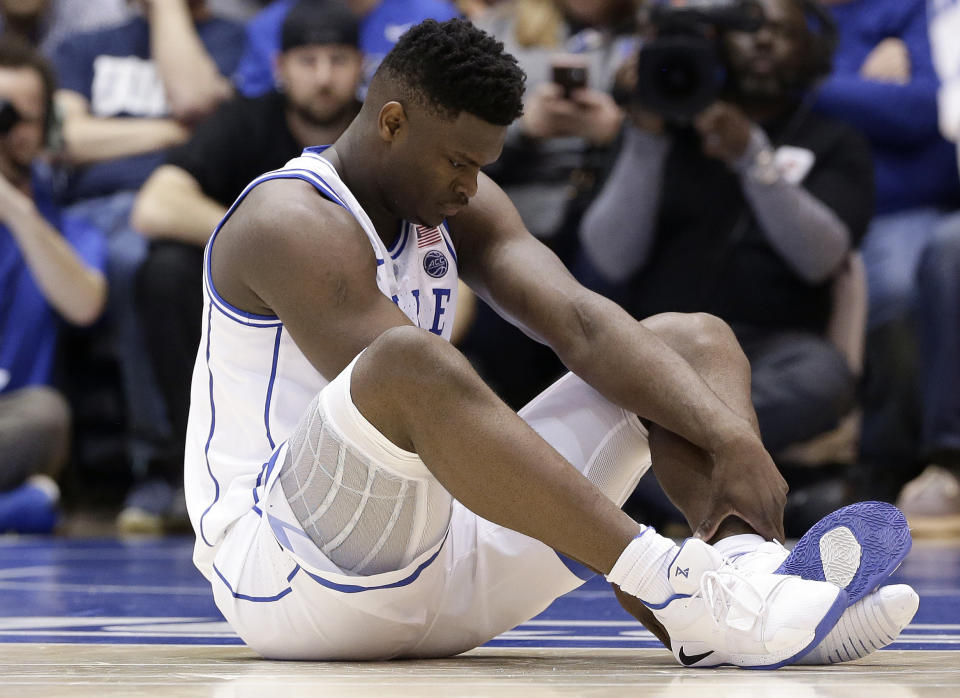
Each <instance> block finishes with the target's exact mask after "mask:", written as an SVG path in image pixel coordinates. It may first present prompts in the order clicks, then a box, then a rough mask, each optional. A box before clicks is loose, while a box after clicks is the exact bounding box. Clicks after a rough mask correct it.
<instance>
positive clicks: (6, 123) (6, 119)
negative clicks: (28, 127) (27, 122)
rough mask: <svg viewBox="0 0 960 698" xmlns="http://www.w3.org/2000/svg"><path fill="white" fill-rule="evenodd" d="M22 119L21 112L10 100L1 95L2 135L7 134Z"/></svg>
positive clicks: (0, 117)
mask: <svg viewBox="0 0 960 698" xmlns="http://www.w3.org/2000/svg"><path fill="white" fill-rule="evenodd" d="M19 121H20V112H18V111H17V108H16V107H15V106H13V104H11V103H10V102H8V101H7V100H5V99H4V98H3V97H0V136H6V135H7V134H8V133H10V129H12V128H13V127H14V126H16V125H17V122H19Z"/></svg>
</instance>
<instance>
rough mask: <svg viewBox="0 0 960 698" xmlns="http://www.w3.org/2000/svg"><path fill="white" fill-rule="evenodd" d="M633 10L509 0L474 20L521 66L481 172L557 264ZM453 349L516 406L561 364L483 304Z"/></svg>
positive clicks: (610, 139) (607, 143)
mask: <svg viewBox="0 0 960 698" xmlns="http://www.w3.org/2000/svg"><path fill="white" fill-rule="evenodd" d="M635 11H636V4H635V3H634V2H633V0H596V1H594V0H509V1H508V2H503V3H500V4H498V5H495V6H494V7H492V8H491V9H489V10H488V11H487V12H486V13H485V14H483V15H482V16H481V17H480V19H479V20H477V25H478V26H479V27H480V28H481V29H484V30H485V31H487V32H489V33H491V34H492V35H493V36H495V37H496V38H497V39H499V40H500V41H502V42H503V43H504V46H505V47H506V50H507V51H509V52H510V53H512V54H513V55H514V56H516V57H517V60H518V61H519V63H520V67H521V68H523V70H524V72H526V74H527V91H526V96H525V103H524V114H523V116H522V117H521V118H520V119H519V120H518V121H517V122H515V123H514V124H513V125H511V126H510V128H509V130H508V132H507V140H506V143H505V145H504V148H503V153H502V155H501V156H500V159H499V160H498V161H497V162H496V163H494V164H493V165H492V166H491V167H490V168H488V169H487V174H489V175H490V176H491V177H492V178H493V179H494V180H496V181H497V183H498V184H500V185H501V186H502V187H503V189H504V191H506V193H507V194H508V195H509V196H510V198H511V200H512V201H513V203H514V204H515V205H516V207H517V210H518V211H519V212H520V215H521V217H522V218H523V221H524V223H525V224H526V226H527V228H529V230H530V231H531V232H532V233H533V234H534V235H535V236H536V237H537V238H539V239H540V240H541V241H542V242H544V243H545V244H546V245H548V246H549V247H550V248H551V249H552V250H553V251H554V252H555V253H556V254H557V255H558V256H559V257H560V258H561V260H563V261H564V263H566V264H570V262H571V261H572V260H573V258H574V256H575V253H576V249H577V245H578V243H577V238H576V229H577V223H578V222H579V220H580V216H581V215H582V214H583V211H584V210H585V209H586V207H587V205H588V204H589V203H590V201H591V200H592V199H593V197H594V195H595V193H596V185H597V178H598V176H599V173H601V172H603V171H605V170H606V169H607V168H608V167H609V162H610V159H611V158H612V157H613V154H614V153H615V147H616V141H617V137H618V134H619V132H620V126H621V123H622V121H623V111H622V109H621V108H620V107H619V106H617V105H616V104H615V103H614V100H613V98H612V97H611V91H612V88H613V83H614V75H615V73H616V70H617V67H618V66H619V65H620V64H621V63H622V62H623V59H624V57H625V55H626V54H627V53H628V52H629V51H630V49H631V47H632V46H633V45H634V43H635V40H634V14H635ZM555 66H556V67H557V68H559V72H555ZM568 78H572V82H570V81H568ZM557 80H560V81H563V82H566V86H565V85H561V84H560V83H558V82H557ZM463 349H464V351H465V352H466V353H467V355H468V356H469V357H470V358H471V360H472V361H473V363H474V364H475V365H476V366H477V368H478V370H479V371H480V373H481V374H482V375H483V376H484V378H486V380H487V381H488V382H489V383H490V384H491V385H492V386H493V387H494V389H495V390H496V391H497V393H498V394H499V395H500V396H501V397H502V398H504V399H505V400H506V401H507V402H508V403H509V404H510V405H512V406H513V407H514V408H517V409H519V408H520V407H522V406H523V405H524V404H525V403H526V402H528V401H529V400H530V399H531V398H533V397H534V396H535V395H536V394H537V393H539V392H540V391H541V390H542V389H544V388H545V387H546V386H547V385H549V384H550V383H551V382H552V381H553V380H554V379H555V378H556V377H557V376H558V375H560V374H561V373H562V372H563V370H564V368H563V366H562V364H561V363H560V362H559V360H558V359H557V358H556V356H555V355H554V354H553V353H552V352H551V351H549V350H548V349H546V348H544V347H543V346H541V345H539V344H536V343H535V342H533V341H532V340H530V339H529V338H527V337H526V336H525V335H524V334H523V333H522V332H520V331H519V330H518V329H516V328H514V327H513V326H511V325H509V324H508V323H506V322H505V321H504V320H503V319H502V318H501V317H500V316H499V315H497V314H496V313H494V312H493V311H492V310H491V309H490V308H488V307H487V306H486V305H484V304H478V308H477V313H476V319H475V321H474V324H473V326H472V328H471V330H470V331H469V333H468V334H467V337H466V339H465V343H464V346H463Z"/></svg>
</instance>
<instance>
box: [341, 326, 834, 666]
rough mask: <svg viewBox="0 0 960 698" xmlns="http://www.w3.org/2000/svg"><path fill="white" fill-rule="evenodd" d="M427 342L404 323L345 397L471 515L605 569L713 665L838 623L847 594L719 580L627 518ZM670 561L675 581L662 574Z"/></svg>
mask: <svg viewBox="0 0 960 698" xmlns="http://www.w3.org/2000/svg"><path fill="white" fill-rule="evenodd" d="M428 337H429V336H428V335H427V334H426V333H423V332H418V331H416V330H413V329H411V328H397V329H394V330H390V331H389V332H387V333H384V335H382V336H381V337H380V338H378V339H377V340H376V341H375V342H374V343H373V344H372V345H371V346H370V347H369V348H368V349H367V350H366V351H365V352H364V354H363V355H361V356H360V357H359V359H358V360H357V362H356V364H355V366H354V369H353V376H352V379H351V384H350V388H351V395H352V400H353V402H354V404H355V406H356V408H357V409H358V410H359V413H360V414H361V415H362V416H363V417H364V418H365V419H366V420H368V421H369V423H370V424H371V425H372V426H373V427H374V428H375V429H376V430H377V431H378V432H379V433H380V434H382V435H384V436H385V437H386V438H387V439H389V441H390V442H392V443H393V444H395V445H396V446H398V447H399V448H401V449H405V450H406V451H410V452H414V451H415V452H416V453H417V454H419V456H420V457H421V458H422V459H423V462H424V463H425V464H426V467H427V468H429V470H430V471H431V473H432V474H433V475H434V476H435V477H436V478H437V480H438V481H439V482H440V483H441V484H443V486H444V487H446V489H447V490H448V491H449V492H450V493H451V494H452V495H453V496H454V497H455V498H456V499H458V500H460V501H461V502H462V503H463V504H464V505H465V506H466V507H468V508H469V509H470V510H471V511H473V512H475V513H476V514H478V515H479V516H482V517H483V518H485V519H489V520H491V521H493V522H495V523H497V524H500V525H501V526H506V527H508V528H510V529H513V530H515V531H518V532H520V533H522V534H524V535H527V536H530V537H533V538H536V539H537V540H539V541H541V542H543V543H546V544H547V545H548V546H550V547H552V548H553V549H555V550H557V551H558V552H561V553H563V554H565V555H567V556H569V557H572V558H574V559H576V560H579V561H581V562H583V563H584V564H586V565H588V566H589V567H591V568H593V569H595V570H599V571H601V572H603V573H604V574H607V575H608V578H609V579H611V580H612V581H615V582H616V583H617V584H618V586H620V587H621V589H622V590H624V591H628V592H629V593H631V594H632V595H635V596H639V597H640V598H644V599H645V601H646V602H647V604H648V605H651V606H652V607H653V608H656V609H659V613H660V616H659V617H660V618H661V620H662V622H664V623H665V624H666V625H667V627H668V629H670V627H671V625H672V626H673V627H674V628H675V629H676V630H677V631H678V632H679V633H681V637H682V638H684V641H685V642H687V643H688V645H687V647H688V648H690V647H695V648H698V649H700V648H703V647H709V648H710V651H709V652H708V654H709V655H712V656H713V660H714V661H713V663H723V662H730V663H735V664H739V665H756V666H774V665H779V664H782V663H785V662H788V661H791V660H792V659H793V658H794V657H796V656H798V655H800V654H802V653H803V652H804V651H806V650H807V649H809V648H810V647H812V646H813V643H814V642H815V641H818V640H819V639H820V638H821V637H822V636H823V635H824V634H825V633H826V632H828V631H829V630H830V628H831V627H832V626H833V624H835V623H836V620H837V619H838V617H839V615H840V613H841V612H842V610H843V608H844V606H845V603H844V601H845V595H843V593H842V592H839V591H838V590H837V589H835V588H833V587H831V586H830V585H827V584H825V583H820V582H806V581H802V580H799V579H797V578H787V577H783V576H777V575H769V574H768V575H761V576H758V577H756V578H752V579H749V580H748V579H746V578H744V577H742V576H740V575H732V576H731V575H726V576H725V574H724V573H723V571H722V570H720V567H721V566H722V564H723V560H722V557H721V556H720V554H719V553H718V552H716V551H715V550H713V549H712V548H710V546H707V545H706V544H703V543H701V542H700V541H687V542H686V544H685V545H684V546H683V547H682V548H680V549H677V548H676V546H674V545H673V544H672V542H670V541H668V540H667V539H664V538H662V537H661V536H659V535H658V534H656V533H655V532H653V531H652V529H647V528H645V527H642V526H640V525H639V524H637V523H635V522H633V521H632V520H631V519H630V518H629V517H627V516H626V515H625V514H624V513H623V512H621V511H620V509H619V507H618V506H617V505H616V504H615V503H613V502H611V501H610V500H609V499H607V498H606V497H605V496H604V495H603V493H602V492H601V491H600V490H599V489H598V488H597V487H596V486H594V485H593V484H592V483H591V482H590V481H589V480H588V479H587V478H584V477H583V476H582V475H581V474H580V473H579V472H578V471H577V470H576V469H575V468H574V467H573V466H572V465H570V463H568V462H567V461H566V460H565V459H564V458H563V457H562V456H561V455H560V454H559V453H558V452H557V451H556V450H554V449H553V448H552V447H551V446H550V445H549V444H547V442H546V441H544V440H543V439H542V438H540V437H539V436H538V435H537V434H536V432H534V431H533V429H531V427H530V426H529V425H527V424H526V423H525V422H523V420H521V419H520V418H519V417H518V416H517V415H516V414H515V413H513V412H512V411H511V410H510V409H509V408H508V407H507V406H506V405H504V404H503V403H502V402H501V401H500V400H499V399H498V398H497V397H496V396H495V395H494V394H493V392H492V391H491V390H490V389H489V388H488V387H487V386H486V385H485V384H484V383H483V381H482V380H480V378H479V377H478V376H477V375H476V374H475V373H474V372H473V371H472V369H471V367H470V366H469V363H468V362H467V361H466V360H465V359H464V358H463V357H462V356H461V355H460V354H459V353H458V352H456V351H455V350H453V349H452V348H451V347H449V345H447V344H446V343H443V342H440V341H438V340H434V339H432V338H428ZM704 489H705V488H704ZM673 562H676V565H677V575H673V574H672V572H671V573H669V574H668V571H670V570H672V566H673ZM704 585H706V587H709V589H706V588H705V587H704ZM707 598H709V599H711V601H709V602H708V601H707V600H706V599H707ZM758 600H759V601H762V603H761V604H760V606H759V607H757V606H756V605H755V602H756V601H758ZM717 603H720V604H721V605H720V606H717V605H715V604H717ZM793 606H796V608H794V609H793V610H790V609H791V608H792V607H793ZM801 607H802V608H803V609H804V611H803V612H802V613H801V612H799V609H800V608H801ZM734 608H739V611H737V612H738V613H739V612H746V613H748V614H751V615H754V616H756V617H757V620H758V622H757V623H755V624H753V625H751V627H750V628H749V629H748V630H746V631H745V632H740V631H738V630H735V629H734V628H733V626H730V625H728V624H727V623H726V619H727V617H728V614H729V613H730V612H731V609H734ZM774 608H779V609H781V610H782V609H787V611H786V613H785V614H777V620H776V622H774V623H771V624H768V623H765V622H759V619H760V617H761V616H764V617H766V616H767V615H769V613H770V609H774ZM741 630H742V628H741ZM670 632H671V636H673V635H674V631H673V630H671V631H670ZM689 652H690V650H689V649H688V653H689ZM681 654H682V650H681Z"/></svg>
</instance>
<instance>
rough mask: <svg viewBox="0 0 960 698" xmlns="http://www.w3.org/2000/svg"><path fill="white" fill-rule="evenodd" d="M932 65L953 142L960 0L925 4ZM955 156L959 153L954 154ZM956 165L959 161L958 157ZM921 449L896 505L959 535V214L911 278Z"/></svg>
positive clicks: (959, 91) (958, 124) (959, 97)
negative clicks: (917, 467)
mask: <svg viewBox="0 0 960 698" xmlns="http://www.w3.org/2000/svg"><path fill="white" fill-rule="evenodd" d="M928 15H929V21H930V43H931V49H932V50H933V63H934V65H935V66H936V68H937V72H938V74H939V77H940V80H941V88H940V91H939V93H938V103H939V108H940V109H939V111H940V130H941V132H942V133H943V135H944V136H945V137H946V138H948V139H949V140H951V141H954V142H956V143H958V144H960V53H958V52H957V51H956V47H957V37H958V36H960V0H929V2H928ZM957 154H958V155H960V151H958V153H957ZM958 160H960V158H958ZM917 285H918V287H919V289H918V294H917V296H918V298H917V301H918V302H917V304H916V312H917V313H918V315H919V319H920V328H921V332H920V337H919V344H920V348H921V353H922V356H923V358H924V361H923V362H922V364H921V365H920V367H919V369H920V371H919V373H920V391H921V393H922V395H923V401H922V404H921V406H920V412H921V425H920V449H919V455H920V457H921V463H922V464H923V465H924V466H926V467H925V468H924V470H923V472H922V473H921V474H920V475H919V476H918V477H917V478H915V479H914V480H912V481H911V482H909V483H907V485H905V486H904V488H903V489H902V490H901V492H900V495H899V496H898V498H897V503H898V505H900V507H901V508H902V509H903V511H904V513H905V514H906V515H907V517H908V519H909V521H910V526H911V528H913V529H914V530H917V531H922V532H925V533H931V534H934V535H937V536H944V535H953V536H957V535H960V361H958V360H957V357H958V356H960V211H958V212H954V213H953V214H952V215H950V216H948V217H947V218H946V219H945V220H944V221H943V222H942V223H941V224H940V225H938V226H937V228H936V229H935V230H934V231H933V234H932V236H931V239H930V241H929V242H928V243H927V246H926V248H925V249H924V251H923V255H922V257H921V260H920V266H919V269H918V274H917Z"/></svg>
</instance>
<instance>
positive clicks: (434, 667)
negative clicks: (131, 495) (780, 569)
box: [0, 538, 960, 698]
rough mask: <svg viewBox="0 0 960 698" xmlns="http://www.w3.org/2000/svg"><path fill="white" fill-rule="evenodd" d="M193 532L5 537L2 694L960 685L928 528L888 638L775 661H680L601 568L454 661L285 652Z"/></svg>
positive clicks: (0, 550) (851, 690) (956, 570)
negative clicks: (903, 607) (232, 614)
mask: <svg viewBox="0 0 960 698" xmlns="http://www.w3.org/2000/svg"><path fill="white" fill-rule="evenodd" d="M191 550H192V540H191V539H187V538H165V539H153V540H116V539H91V540H83V539H57V538H0V695H2V696H6V695H10V696H22V695H43V696H49V697H54V696H81V697H84V696H98V697H101V696H137V695H149V696H154V695H156V696H186V697H192V696H213V697H216V698H227V697H231V698H232V697H238V698H240V697H246V696H256V697H257V698H260V697H261V696H270V697H273V696H278V697H286V696H311V697H315V696H351V697H352V696H368V695H369V696H377V697H378V698H387V697H389V696H534V697H539V696H608V695H609V696H619V695H623V696H658V697H659V696H693V695H696V696H700V697H703V698H712V697H713V696H737V697H742V698H752V697H754V696H770V697H777V698H780V697H785V698H806V697H808V696H809V697H814V696H843V698H858V697H859V696H868V697H869V698H885V697H890V698H907V697H912V696H952V697H960V651H958V650H960V541H957V542H933V541H931V542H924V541H915V543H914V547H913V550H912V551H911V552H910V554H909V555H908V557H907V559H906V560H905V561H904V564H903V565H902V566H901V568H900V569H899V570H898V571H897V572H896V573H895V575H894V580H895V581H903V582H907V583H910V584H912V585H913V586H914V588H915V589H917V591H918V592H919V594H920V597H921V601H920V609H919V611H918V613H917V616H916V617H915V618H914V621H913V623H912V624H911V625H910V626H909V627H908V628H907V629H906V630H905V631H904V633H903V634H902V635H901V636H900V638H898V640H897V642H896V643H895V644H893V645H892V646H891V647H890V648H889V649H886V650H883V651H881V652H877V653H875V654H873V655H871V656H870V657H868V658H866V659H863V660H860V661H858V662H853V663H850V664H843V665H837V666H833V667H787V668H785V669H781V670H779V671H775V672H759V671H743V670H739V669H733V668H723V669H709V670H694V669H684V668H682V667H679V666H678V665H676V663H675V662H674V660H673V658H672V657H671V656H670V655H669V654H668V653H667V652H666V651H665V650H663V649H662V648H660V649H657V647H658V643H657V642H656V641H655V640H654V639H653V637H652V636H651V635H650V634H649V633H647V632H646V631H645V630H643V628H642V627H641V626H639V625H638V624H637V623H636V622H634V621H633V620H632V619H631V618H630V617H629V616H627V615H626V614H625V613H624V612H623V611H622V610H620V608H619V606H618V605H617V603H616V601H615V600H614V598H613V595H612V594H611V592H610V591H609V587H607V586H606V584H605V583H604V582H603V581H602V580H600V579H594V580H592V581H590V582H587V584H586V585H584V586H583V587H581V588H580V589H578V590H577V591H574V592H572V593H571V594H568V595H567V596H564V597H563V598H561V599H558V600H557V601H556V602H555V603H554V604H553V605H552V606H551V607H550V608H549V609H547V610H546V611H545V612H544V613H542V614H541V615H540V616H538V617H537V618H535V619H533V620H531V621H530V622H528V623H525V624H523V625H521V626H519V627H518V628H516V629H514V630H511V631H510V632H507V633H504V634H503V635H501V636H500V637H498V638H496V639H495V640H493V641H491V642H490V643H489V644H488V645H486V646H484V647H481V648H478V649H476V650H474V651H472V652H469V653H467V654H465V655H461V656H459V657H455V658H452V659H446V660H432V661H398V662H376V663H309V662H271V661H265V660H262V659H259V658H258V657H257V656H256V655H254V653H253V652H251V651H250V650H248V649H247V648H246V647H244V646H243V645H242V643H241V642H240V640H239V638H237V637H236V635H234V634H233V632H232V631H231V630H230V628H229V626H228V625H227V624H226V623H225V622H224V621H223V618H222V617H221V616H220V614H219V613H218V611H217V609H216V607H215V606H214V604H213V601H212V598H211V594H210V590H209V587H208V585H207V583H206V581H205V580H204V579H203V578H202V577H201V576H200V575H199V573H198V572H196V570H195V569H194V568H193V565H192V563H191V560H190V555H191Z"/></svg>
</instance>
